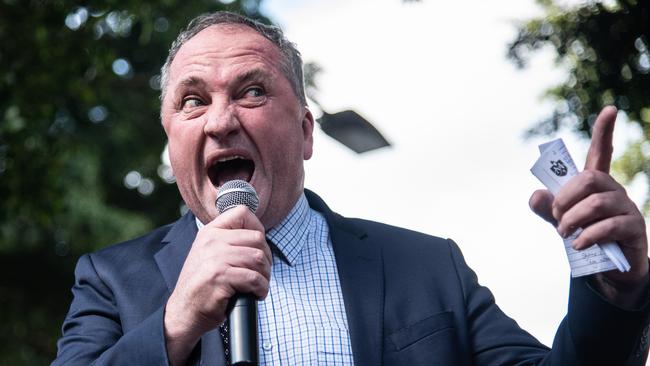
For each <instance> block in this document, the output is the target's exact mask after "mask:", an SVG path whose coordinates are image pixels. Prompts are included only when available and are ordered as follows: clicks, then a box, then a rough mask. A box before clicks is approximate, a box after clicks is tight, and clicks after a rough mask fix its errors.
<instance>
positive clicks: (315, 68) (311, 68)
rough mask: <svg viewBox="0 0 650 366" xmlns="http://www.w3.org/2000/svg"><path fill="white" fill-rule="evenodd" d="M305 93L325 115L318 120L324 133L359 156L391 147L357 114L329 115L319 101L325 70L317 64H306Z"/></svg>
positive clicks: (345, 112)
mask: <svg viewBox="0 0 650 366" xmlns="http://www.w3.org/2000/svg"><path fill="white" fill-rule="evenodd" d="M303 69H304V74H305V92H306V94H307V97H308V98H309V100H310V101H311V103H313V104H315V105H316V106H317V107H318V109H320V110H321V112H322V113H323V115H322V116H321V117H320V118H318V119H317V120H316V122H318V124H319V125H320V127H321V129H322V130H323V132H325V133H326V134H327V135H328V136H330V137H331V138H333V139H334V140H336V141H338V142H340V143H341V144H343V145H344V146H346V147H348V148H349V149H351V150H352V151H354V152H356V153H357V154H361V153H364V152H366V151H370V150H375V149H379V148H382V147H385V146H390V143H389V142H388V141H387V140H386V139H385V138H384V136H382V134H381V133H380V132H379V131H378V130H377V129H376V128H375V127H374V126H373V125H372V124H371V123H370V122H368V121H367V120H366V119H365V118H363V117H362V116H360V115H359V114H358V113H357V112H355V111H352V110H346V111H343V112H338V113H334V114H330V113H327V112H326V111H325V108H323V106H322V105H321V103H320V102H319V101H318V96H317V95H318V82H317V81H318V76H319V75H320V74H321V73H322V72H323V68H322V67H321V66H320V65H319V64H318V63H316V62H305V66H304V68H303Z"/></svg>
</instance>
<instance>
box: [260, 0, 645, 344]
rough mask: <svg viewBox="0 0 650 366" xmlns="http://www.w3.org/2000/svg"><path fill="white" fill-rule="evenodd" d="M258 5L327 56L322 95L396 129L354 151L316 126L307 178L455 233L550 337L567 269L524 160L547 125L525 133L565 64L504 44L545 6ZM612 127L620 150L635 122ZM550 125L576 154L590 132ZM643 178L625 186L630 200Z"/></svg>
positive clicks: (351, 199) (287, 1) (473, 261)
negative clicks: (527, 58) (510, 50)
mask: <svg viewBox="0 0 650 366" xmlns="http://www.w3.org/2000/svg"><path fill="white" fill-rule="evenodd" d="M262 9H263V12H264V13H265V14H267V15H268V16H269V17H270V18H271V19H273V20H274V21H275V22H276V23H277V24H279V25H280V26H281V27H282V28H283V29H284V30H285V32H286V34H287V36H288V37H289V39H291V40H292V41H293V42H295V43H296V44H297V46H298V49H299V50H300V51H301V53H302V55H303V59H304V60H305V61H315V62H317V63H318V64H319V65H320V66H321V67H322V68H323V72H322V74H321V75H320V76H319V78H318V79H317V81H318V85H319V93H318V99H319V102H320V103H321V105H322V106H323V107H324V109H325V110H327V111H328V112H329V113H333V112H338V111H342V110H345V109H354V110H355V111H357V112H358V113H360V114H361V115H363V116H364V117H366V118H367V119H368V120H369V121H371V122H372V123H373V125H374V126H375V127H377V128H378V129H379V131H381V132H382V134H384V136H385V137H386V138H387V139H388V140H389V141H390V142H391V143H392V147H389V148H383V149H380V150H377V151H373V152H369V153H365V154H362V155H357V154H355V153H353V152H352V151H350V150H348V149H347V148H345V147H343V146H342V145H340V144H338V143H337V142H335V141H334V140H332V139H331V138H329V137H328V136H327V135H325V134H324V133H323V132H322V131H320V130H318V129H316V131H315V138H314V140H315V142H314V144H315V146H314V156H313V157H312V159H311V160H309V161H307V162H306V166H305V170H306V173H305V174H306V179H305V186H306V187H307V188H309V189H311V190H313V191H315V192H316V193H318V194H319V195H320V196H321V197H323V198H324V199H325V201H326V202H327V203H328V205H329V206H330V208H332V209H333V210H335V211H337V212H339V213H340V214H342V215H344V216H348V217H362V218H365V219H371V220H376V221H381V222H385V223H389V224H391V225H397V226H402V227H406V228H409V229H413V230H418V231H421V232H425V233H428V234H431V235H436V236H440V237H445V238H447V237H448V238H452V239H453V240H454V241H456V242H457V243H458V244H459V246H460V248H461V250H462V251H463V253H464V256H465V259H466V261H467V262H468V264H469V265H470V266H471V267H472V268H473V269H474V270H475V271H476V272H477V274H478V277H479V281H480V283H481V284H483V285H485V286H487V287H489V288H490V289H491V290H492V292H493V293H494V295H495V297H496V300H497V304H499V306H500V307H501V308H502V309H503V310H504V311H505V312H506V313H507V314H508V315H510V316H511V317H513V318H514V319H515V320H516V321H517V322H518V323H519V324H520V326H522V327H523V328H524V329H526V330H527V331H529V332H530V333H531V334H533V335H534V336H536V337H537V338H538V339H539V340H540V341H542V342H543V343H545V344H547V345H550V344H551V343H552V339H553V336H554V334H555V331H556V328H557V326H558V325H559V323H560V321H561V320H562V318H563V317H564V314H565V313H566V306H567V299H568V285H569V277H570V272H569V266H568V262H567V259H566V254H565V252H564V248H563V244H562V241H561V239H560V237H559V236H558V235H557V233H556V232H555V229H554V228H553V227H552V226H550V225H549V224H547V223H545V222H544V221H543V220H541V219H539V218H538V217H536V216H535V215H534V214H533V213H532V212H531V211H530V210H529V208H528V198H529V197H530V194H531V193H532V192H533V191H534V190H536V189H540V188H543V187H542V185H541V183H539V182H538V181H537V180H536V178H535V177H534V176H533V175H532V174H531V173H530V168H531V167H532V165H533V164H534V162H535V160H536V159H537V157H538V155H539V153H538V150H537V145H538V144H540V143H542V142H546V141H547V140H550V139H551V138H553V137H548V138H535V139H528V140H527V139H524V138H523V133H524V131H525V130H526V128H528V127H530V126H532V125H533V124H534V123H535V122H537V121H539V120H541V119H542V118H544V117H545V116H548V115H549V113H550V111H551V110H552V106H553V105H552V104H551V103H550V102H548V101H545V100H543V99H542V98H541V96H542V95H543V92H544V90H545V89H547V88H549V87H551V86H553V85H555V84H558V83H560V82H561V81H562V80H563V79H564V78H565V77H566V74H565V71H564V70H563V69H562V68H561V67H557V66H556V65H555V64H554V55H553V53H552V51H551V50H542V51H541V52H538V53H535V54H534V55H533V57H532V59H531V63H530V65H529V66H528V67H527V68H526V69H524V70H519V69H517V68H516V67H515V66H514V64H512V63H511V62H509V61H508V60H507V59H506V57H505V55H506V47H507V44H508V42H509V41H511V40H513V39H514V37H515V35H516V25H517V24H519V22H522V21H524V20H526V19H529V18H530V17H534V16H539V15H541V9H540V8H538V7H537V6H536V5H535V3H534V1H533V0H495V1H490V2H486V1H480V0H470V1H461V2H454V1H433V0H423V1H420V2H402V1H401V0H354V1H351V0H347V1H346V0H328V1H316V0H314V1H298V0H266V1H264V2H263V4H262ZM315 111H317V109H315ZM317 115H318V113H317ZM616 128H617V130H616V132H615V142H614V146H615V149H616V148H617V147H618V148H619V149H618V150H615V155H616V154H617V153H621V149H620V147H622V146H624V144H625V143H626V142H627V141H632V140H633V139H635V138H636V137H637V136H639V133H640V132H639V131H638V130H637V129H636V128H635V127H634V126H632V125H629V124H627V123H626V121H624V120H623V119H620V118H619V121H618V124H617V127H616ZM557 137H562V138H563V139H564V140H565V143H566V144H567V147H568V148H569V151H570V152H571V154H572V155H573V158H574V161H575V162H576V164H577V165H578V166H579V167H581V166H582V165H583V164H584V157H585V155H586V151H587V148H588V141H584V140H580V139H578V138H576V137H575V136H574V135H572V134H571V133H570V132H568V131H562V132H561V133H559V134H558V135H557ZM644 183H645V182H639V181H636V182H634V184H633V185H632V186H630V187H629V188H628V192H630V195H631V196H632V197H633V199H634V200H635V201H636V202H637V203H640V202H642V200H643V199H644V195H645V193H644V191H645V190H644Z"/></svg>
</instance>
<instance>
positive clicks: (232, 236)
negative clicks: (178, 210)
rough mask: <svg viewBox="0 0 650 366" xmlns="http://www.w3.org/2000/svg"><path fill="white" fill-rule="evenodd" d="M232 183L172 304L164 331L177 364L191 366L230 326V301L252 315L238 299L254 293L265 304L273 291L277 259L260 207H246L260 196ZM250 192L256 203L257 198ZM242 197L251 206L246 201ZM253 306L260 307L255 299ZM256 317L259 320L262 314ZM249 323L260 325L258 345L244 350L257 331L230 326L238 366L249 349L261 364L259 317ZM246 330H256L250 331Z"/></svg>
mask: <svg viewBox="0 0 650 366" xmlns="http://www.w3.org/2000/svg"><path fill="white" fill-rule="evenodd" d="M229 183H231V182H227V183H225V184H223V185H222V187H221V189H220V192H225V194H221V198H219V199H218V200H217V201H218V202H217V206H218V207H219V206H220V205H222V204H223V207H219V210H220V212H221V214H220V215H219V216H218V217H217V218H216V219H214V220H213V221H212V222H210V223H208V224H207V225H205V226H204V227H203V228H202V229H201V230H199V233H198V234H197V236H196V239H195V240H194V243H193V244H192V248H191V249H190V252H189V254H188V256H187V259H186V260H185V263H184V264H183V268H182V270H181V273H180V275H179V278H178V281H177V283H176V287H175V288H174V291H173V292H172V294H171V296H170V298H169V300H168V302H167V306H166V309H165V318H164V326H165V337H166V344H167V351H168V355H169V358H170V361H171V362H172V364H181V363H183V362H185V360H187V357H188V356H189V354H190V352H191V351H192V349H193V348H194V346H195V345H196V344H197V342H198V341H199V339H200V338H201V336H202V335H203V334H204V333H206V332H208V331H210V330H212V329H215V328H216V327H218V326H219V325H220V324H221V323H223V322H224V321H225V319H226V316H227V314H226V309H227V308H228V304H229V301H234V302H235V307H234V308H238V307H239V308H241V309H239V310H244V313H247V314H250V313H251V308H250V307H247V306H246V304H250V302H247V301H243V303H242V302H239V301H241V300H235V299H239V298H240V297H238V296H236V294H250V295H251V296H250V297H249V298H252V299H256V298H261V299H263V298H265V297H266V295H267V293H268V290H269V279H270V273H271V262H272V257H271V251H270V249H269V246H268V244H267V243H266V238H265V234H264V226H263V225H262V223H261V222H260V221H259V219H258V218H257V217H256V216H255V215H254V213H253V212H252V210H253V208H252V207H254V208H256V206H257V204H256V203H255V204H254V205H253V204H251V206H250V207H251V208H248V206H245V205H246V202H256V201H257V195H256V194H255V193H254V192H255V191H254V190H253V189H252V187H251V186H250V185H249V184H248V183H246V182H244V183H245V184H246V185H248V187H250V188H244V192H242V191H241V187H232V186H230V185H229ZM229 187H230V188H229ZM229 189H232V190H229ZM250 191H252V192H253V196H254V197H255V199H252V197H251V193H250ZM242 197H244V198H246V199H247V200H250V201H246V200H244V201H242V200H241V199H242ZM231 299H232V300H231ZM252 303H253V305H256V304H255V301H254V300H253V301H252ZM238 305H239V306H238ZM242 305H244V306H242ZM234 314H235V316H237V317H238V318H240V317H241V316H240V315H237V314H241V312H240V311H237V312H235V313H234ZM254 314H255V317H256V316H257V311H256V309H255V313H254ZM244 318H246V317H244ZM246 319H248V318H246ZM248 320H249V321H247V323H248V324H251V323H252V324H253V325H254V326H255V328H254V329H253V330H252V331H251V332H254V340H255V344H254V345H248V346H245V347H243V348H242V347H241V346H237V344H238V341H239V339H252V335H251V334H250V333H251V332H248V333H246V331H239V329H242V328H241V326H240V325H237V324H240V323H238V320H235V319H233V320H232V321H231V323H230V328H231V346H233V347H231V349H232V351H233V352H232V353H231V357H232V358H231V359H232V362H233V365H234V364H236V363H235V362H236V361H241V360H240V359H239V358H237V359H236V358H235V357H240V356H239V355H241V354H242V352H243V350H245V349H251V348H252V349H253V350H254V354H253V355H252V356H254V357H255V359H254V360H253V362H254V361H256V357H257V331H256V329H257V318H255V319H254V321H253V320H251V319H248ZM233 321H234V324H233ZM246 329H249V330H250V328H249V327H248V326H246ZM242 336H243V337H244V338H242ZM233 343H234V344H233ZM240 343H241V342H240ZM247 343H248V342H247ZM246 352H248V354H250V352H249V351H246ZM242 357H248V355H242ZM243 361H246V360H243ZM244 364H246V363H244Z"/></svg>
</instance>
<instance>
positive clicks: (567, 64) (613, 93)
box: [508, 0, 650, 209]
mask: <svg viewBox="0 0 650 366" xmlns="http://www.w3.org/2000/svg"><path fill="white" fill-rule="evenodd" d="M537 3H538V4H539V5H540V6H541V7H542V8H543V11H544V14H545V16H544V17H542V18H537V19H532V20H529V21H527V22H525V23H523V24H521V25H520V26H519V32H518V35H517V37H516V39H515V40H514V41H513V42H512V43H511V44H510V45H509V48H508V58H509V59H510V60H512V61H513V62H514V63H515V64H516V65H517V66H518V67H525V66H526V62H527V60H528V59H529V58H530V57H531V55H532V54H533V53H534V52H535V51H538V50H541V49H544V48H546V49H548V48H550V49H552V50H554V51H555V54H556V63H557V65H558V66H559V67H561V68H564V69H566V70H567V71H568V73H567V78H566V80H565V81H564V82H562V83H561V84H559V85H557V86H555V87H553V88H551V89H549V90H547V92H546V94H545V97H546V98H547V99H550V100H553V101H555V109H554V111H553V112H552V114H551V115H550V116H549V117H548V118H546V119H544V120H542V121H541V122H539V123H537V124H536V125H535V126H533V127H532V128H530V129H529V130H528V132H527V135H528V136H533V135H550V134H554V133H555V132H557V131H558V130H560V129H563V128H569V129H571V130H573V131H574V132H575V133H577V134H580V135H583V136H585V137H588V136H590V133H591V126H592V124H593V122H594V120H595V118H596V115H597V113H598V112H599V111H600V109H601V108H602V107H603V106H605V105H615V106H616V107H618V109H619V110H620V111H621V112H622V113H624V114H625V115H626V116H627V118H628V119H629V120H630V121H631V122H632V123H634V124H636V125H637V126H639V127H640V129H641V130H642V131H643V133H642V136H641V138H640V139H639V140H638V141H636V142H632V143H631V144H630V145H628V146H627V147H626V149H627V150H626V151H625V154H624V155H623V157H622V158H620V159H618V160H617V161H616V162H615V164H614V172H615V173H617V174H618V175H619V176H620V177H619V178H621V179H622V180H624V181H629V180H631V179H633V178H634V177H635V176H636V175H637V174H643V175H645V176H646V178H647V177H650V143H649V142H648V138H649V137H650V93H649V92H648V91H649V90H650V1H639V0H627V1H623V0H614V1H608V2H606V3H603V2H599V1H586V2H581V3H580V4H579V5H575V6H571V7H566V6H561V5H559V3H560V2H559V1H553V0H538V1H537ZM647 208H648V202H646V209H647Z"/></svg>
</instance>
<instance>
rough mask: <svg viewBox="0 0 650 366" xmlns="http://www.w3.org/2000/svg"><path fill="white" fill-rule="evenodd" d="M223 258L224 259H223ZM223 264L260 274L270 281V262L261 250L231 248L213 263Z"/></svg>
mask: <svg viewBox="0 0 650 366" xmlns="http://www.w3.org/2000/svg"><path fill="white" fill-rule="evenodd" d="M224 257H225V259H224ZM223 260H225V263H226V264H227V265H229V266H231V267H239V268H245V269H250V270H253V271H256V272H259V273H261V274H262V275H263V276H264V277H266V278H267V279H269V280H270V279H271V262H270V261H269V258H268V257H267V256H266V253H264V251H263V250H261V249H257V248H248V247H231V248H230V249H229V251H228V252H227V253H224V255H223V256H219V257H217V258H215V261H217V262H221V261H223Z"/></svg>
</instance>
